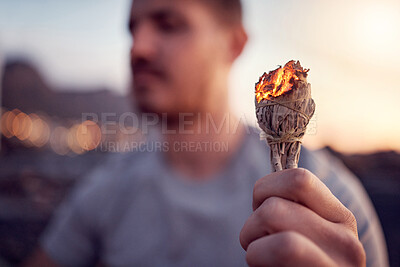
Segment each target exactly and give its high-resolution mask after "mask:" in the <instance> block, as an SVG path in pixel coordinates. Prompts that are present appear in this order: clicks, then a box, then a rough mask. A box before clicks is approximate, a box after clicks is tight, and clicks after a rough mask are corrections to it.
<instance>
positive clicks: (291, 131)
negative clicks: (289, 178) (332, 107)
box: [256, 78, 315, 171]
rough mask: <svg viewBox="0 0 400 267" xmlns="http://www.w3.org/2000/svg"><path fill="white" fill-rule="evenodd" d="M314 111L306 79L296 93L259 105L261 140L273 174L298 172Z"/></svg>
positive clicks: (309, 86) (257, 105) (258, 118)
mask: <svg viewBox="0 0 400 267" xmlns="http://www.w3.org/2000/svg"><path fill="white" fill-rule="evenodd" d="M314 111H315V103H314V100H313V99H312V98H311V85H310V84H309V83H307V81H306V80H305V78H303V79H302V80H300V81H298V82H297V83H296V89H295V90H292V91H290V92H289V93H287V94H284V95H282V96H279V97H277V98H275V99H273V100H262V101H261V102H260V103H257V101H256V115H257V120H258V124H259V126H260V128H261V129H262V130H263V132H262V133H261V139H264V140H266V142H267V143H268V145H269V146H270V149H271V164H272V170H273V171H280V170H283V169H292V168H297V166H298V162H299V158H300V149H301V139H302V137H303V136H304V134H305V131H306V127H307V125H308V123H309V121H310V118H311V117H312V116H313V114H314Z"/></svg>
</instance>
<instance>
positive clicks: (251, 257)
mask: <svg viewBox="0 0 400 267" xmlns="http://www.w3.org/2000/svg"><path fill="white" fill-rule="evenodd" d="M256 259H257V250H256V248H255V245H254V243H251V244H250V245H249V246H248V248H247V252H246V262H247V264H248V265H249V266H257V261H256Z"/></svg>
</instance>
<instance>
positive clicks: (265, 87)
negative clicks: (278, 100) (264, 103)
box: [255, 60, 309, 103]
mask: <svg viewBox="0 0 400 267" xmlns="http://www.w3.org/2000/svg"><path fill="white" fill-rule="evenodd" d="M308 71H309V70H305V69H303V68H302V67H301V65H300V63H299V62H298V61H297V62H295V61H294V60H291V61H289V62H288V63H286V65H285V66H284V67H283V68H282V67H279V68H277V69H276V70H273V71H270V72H269V73H268V74H267V73H264V74H263V75H262V76H261V77H260V80H259V81H258V83H257V84H256V92H255V93H256V99H257V102H258V103H260V101H261V100H267V99H271V98H272V97H278V96H280V95H283V94H284V93H286V92H289V91H290V90H292V88H293V85H294V81H296V80H299V76H298V75H300V74H303V75H304V76H307V72H308Z"/></svg>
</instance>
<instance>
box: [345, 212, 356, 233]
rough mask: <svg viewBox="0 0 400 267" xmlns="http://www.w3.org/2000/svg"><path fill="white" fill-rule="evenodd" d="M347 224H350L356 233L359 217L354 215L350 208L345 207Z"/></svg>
mask: <svg viewBox="0 0 400 267" xmlns="http://www.w3.org/2000/svg"><path fill="white" fill-rule="evenodd" d="M344 217H345V220H344V222H345V224H346V225H349V226H350V228H351V230H352V231H354V232H355V233H357V219H356V217H355V216H354V214H353V213H352V212H351V211H350V210H349V209H347V208H346V209H345V214H344Z"/></svg>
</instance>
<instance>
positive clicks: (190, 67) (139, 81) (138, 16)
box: [130, 0, 231, 115]
mask: <svg viewBox="0 0 400 267" xmlns="http://www.w3.org/2000/svg"><path fill="white" fill-rule="evenodd" d="M130 30H131V34H132V37H133V44H132V49H131V66H132V73H133V94H132V95H133V97H134V99H133V100H134V102H135V104H136V106H137V107H138V108H139V110H141V111H142V112H156V113H164V112H165V113H168V114H170V115H176V114H178V113H179V112H203V111H209V109H211V108H212V107H211V106H212V105H215V104H216V102H218V99H219V98H220V97H221V93H222V92H223V90H224V89H225V88H221V89H220V90H219V89H218V88H219V85H220V84H224V83H226V79H227V74H228V72H229V68H230V65H231V62H230V61H229V60H228V59H227V58H228V56H227V53H228V52H227V50H228V48H229V45H228V37H227V36H228V30H227V28H226V27H223V26H221V25H220V23H219V21H218V19H217V18H216V16H215V13H213V12H210V9H209V7H208V6H206V5H205V4H203V3H202V2H201V1H200V0H134V2H133V5H132V12H131V19H130ZM219 91H221V92H219Z"/></svg>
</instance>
